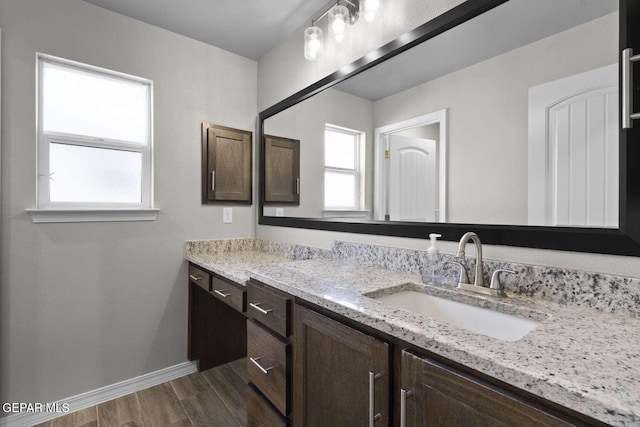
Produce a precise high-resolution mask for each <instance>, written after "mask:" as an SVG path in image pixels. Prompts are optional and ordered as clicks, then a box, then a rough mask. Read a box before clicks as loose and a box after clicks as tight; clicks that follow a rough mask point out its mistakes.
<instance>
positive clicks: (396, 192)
mask: <svg viewBox="0 0 640 427" xmlns="http://www.w3.org/2000/svg"><path fill="white" fill-rule="evenodd" d="M430 126H435V127H437V126H438V125H430ZM389 152H390V156H391V159H390V162H389V175H388V176H389V190H390V191H389V202H390V203H389V211H388V212H389V217H390V218H389V219H390V220H391V221H426V222H435V221H436V219H437V215H436V213H437V212H436V197H437V195H436V141H435V140H434V139H426V138H418V137H414V136H402V135H399V134H393V135H390V136H389Z"/></svg>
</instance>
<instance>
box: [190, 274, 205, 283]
mask: <svg viewBox="0 0 640 427" xmlns="http://www.w3.org/2000/svg"><path fill="white" fill-rule="evenodd" d="M189 278H190V279H191V280H193V281H196V282H197V281H198V280H200V279H202V277H200V276H194V275H193V274H190V275H189Z"/></svg>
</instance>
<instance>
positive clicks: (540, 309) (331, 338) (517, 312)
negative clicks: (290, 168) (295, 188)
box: [186, 241, 640, 426]
mask: <svg viewBox="0 0 640 427" xmlns="http://www.w3.org/2000/svg"><path fill="white" fill-rule="evenodd" d="M268 244H269V243H268V242H264V241H263V242H262V245H263V246H264V245H268ZM279 245H281V246H286V245H284V244H279ZM293 252H295V251H291V250H290V251H288V253H287V254H285V253H284V252H281V253H280V254H277V253H273V252H272V253H264V252H262V251H260V250H255V249H254V250H249V251H236V252H228V253H219V252H218V254H217V255H216V254H208V255H207V254H204V253H201V254H193V253H190V252H189V251H187V253H186V259H187V260H189V261H191V262H192V263H193V264H195V265H196V266H198V267H199V268H203V269H207V271H209V272H211V273H213V272H217V273H216V274H220V273H224V272H225V268H229V270H227V274H226V276H228V277H235V278H236V279H241V280H244V282H243V287H244V289H246V293H247V299H246V303H247V304H246V307H247V309H246V312H245V314H244V316H246V318H245V319H243V320H244V321H245V322H246V331H247V341H246V343H247V354H246V355H247V371H248V377H249V382H250V390H248V395H247V405H248V420H249V424H248V425H260V424H262V423H264V422H265V420H270V421H269V422H270V424H269V423H268V424H267V425H317V423H320V424H322V422H325V423H326V422H327V419H330V420H331V423H332V424H331V425H360V424H369V422H370V420H373V423H374V424H373V425H378V426H380V425H393V426H405V425H406V426H413V425H446V426H449V425H500V423H502V424H504V425H634V424H637V423H638V422H640V406H638V399H637V396H639V395H640V381H638V379H637V378H636V376H635V375H634V372H636V371H638V370H640V344H639V343H637V342H636V341H637V340H635V339H634V338H633V337H635V336H637V335H638V333H640V320H639V318H638V317H639V316H638V307H635V306H627V308H625V306H623V305H619V304H618V303H617V301H619V300H621V299H623V298H624V296H625V295H628V294H627V292H629V291H631V292H633V289H635V288H637V286H638V284H639V283H636V282H637V281H629V279H624V280H623V279H621V278H617V279H616V278H611V277H604V276H602V275H591V276H589V275H588V274H583V275H580V273H578V272H569V271H567V272H564V273H563V274H555V275H551V274H548V273H547V274H546V276H548V277H561V279H560V280H557V282H558V283H557V284H556V286H558V289H559V288H560V287H562V286H565V287H566V286H568V287H570V288H571V291H572V293H573V294H575V295H578V297H579V298H582V299H581V300H580V301H581V302H577V301H571V300H569V299H567V298H566V297H564V296H562V298H561V293H560V292H557V291H556V288H554V285H553V283H551V282H546V283H545V282H540V281H538V279H537V274H538V273H537V272H536V270H535V269H533V268H532V267H530V269H529V271H530V273H531V276H532V277H533V278H534V280H531V281H529V280H528V279H527V278H526V277H522V278H521V280H520V285H521V288H522V289H523V290H521V291H520V292H518V291H514V290H515V289H516V288H515V287H513V286H514V285H512V284H508V285H507V289H506V291H507V294H508V297H507V298H503V299H497V298H495V297H488V296H482V295H476V294H472V293H469V292H465V291H460V290H457V289H454V288H452V287H450V286H438V287H434V286H429V285H424V284H421V279H420V275H419V274H417V273H416V271H417V269H419V267H421V266H420V265H413V266H409V265H402V264H401V263H398V264H395V265H383V264H382V263H373V264H371V260H372V259H374V260H375V259H376V257H378V259H379V260H382V259H384V260H388V262H391V263H393V262H394V260H401V259H411V257H409V256H408V255H407V254H408V252H413V255H412V256H413V257H414V259H416V260H419V259H420V256H421V255H425V256H426V254H424V253H420V252H419V251H407V250H404V252H403V250H398V249H394V248H384V247H378V246H367V245H358V244H350V243H346V242H336V243H334V246H333V250H332V251H331V256H329V254H328V253H327V252H328V251H323V250H317V249H313V248H308V249H306V250H298V252H297V254H295V255H293ZM347 254H352V255H353V254H359V256H361V257H360V260H359V261H358V260H356V259H354V258H349V256H348V255H347ZM356 258H357V257H356ZM216 259H219V260H220V261H219V263H217V262H216ZM252 259H255V260H256V263H255V264H253V263H252ZM266 259H270V260H271V262H265V260H266ZM367 259H368V260H369V265H378V266H377V267H375V266H366V265H362V264H363V263H365V264H366V263H367V262H366V261H363V260H367ZM232 260H235V261H232ZM261 261H262V262H261ZM225 265H226V266H228V267H225ZM485 265H488V266H491V268H493V265H494V264H492V261H490V260H488V261H487V262H486V263H485ZM382 267H385V268H382ZM510 267H511V268H514V269H515V270H518V271H523V268H524V266H522V265H515V264H513V265H511V266H510ZM242 268H244V269H245V270H242V273H243V274H242V276H243V277H242V278H240V277H238V275H239V272H240V271H241V270H239V269H242ZM234 269H235V272H234V271H233V270H234ZM453 274H455V272H453ZM572 276H573V277H579V278H580V279H579V281H578V280H577V281H576V282H575V283H568V282H564V285H563V283H562V280H564V277H572ZM597 283H600V284H601V285H602V286H608V287H610V288H611V289H615V288H617V290H616V291H614V292H612V294H611V295H608V296H607V295H604V294H600V293H599V292H598V290H597V286H598V285H597ZM594 289H595V291H594ZM406 291H413V292H420V293H422V294H425V295H429V296H433V297H437V298H442V299H445V300H448V301H453V302H457V303H460V304H463V305H465V306H470V307H473V308H476V309H477V308H484V309H487V310H488V311H489V312H491V313H499V314H501V315H506V316H514V317H516V318H520V319H523V320H527V321H531V322H533V323H535V324H536V326H535V327H534V328H533V329H532V330H530V331H529V332H526V333H524V336H523V337H521V338H517V339H512V338H495V337H492V336H489V335H488V334H485V333H479V332H475V331H473V330H470V329H468V328H467V327H460V326H455V325H454V324H452V323H451V322H450V321H447V320H443V319H435V318H432V317H430V316H429V315H428V314H424V313H417V312H415V311H412V309H408V308H398V307H396V306H394V305H392V304H391V303H389V302H388V301H387V300H386V297H388V296H393V295H397V294H401V293H402V292H406ZM541 292H547V295H546V297H538V298H531V297H526V296H523V295H522V294H524V293H528V294H530V295H538V296H540V295H542V294H541ZM590 292H595V293H596V294H599V296H597V297H596V298H595V299H594V297H593V295H592V294H590ZM554 298H555V300H554ZM589 301H591V302H590V303H589ZM589 304H592V305H593V307H585V306H587V305H589ZM580 305H583V306H582V307H580ZM616 306H617V307H616ZM595 307H599V308H600V309H597V308H595ZM607 307H609V309H610V310H611V311H612V312H611V313H606V312H603V311H606V310H607ZM634 310H635V311H634ZM634 313H635V314H634ZM331 417H333V418H331ZM451 417H453V418H451ZM469 420H471V421H472V423H471V424H469ZM324 425H326V424H324Z"/></svg>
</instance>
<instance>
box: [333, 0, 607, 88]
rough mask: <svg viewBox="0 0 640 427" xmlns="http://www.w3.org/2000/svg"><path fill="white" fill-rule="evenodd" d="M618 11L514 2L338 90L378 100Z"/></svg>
mask: <svg viewBox="0 0 640 427" xmlns="http://www.w3.org/2000/svg"><path fill="white" fill-rule="evenodd" d="M617 10H618V0H562V1H558V0H535V1H533V0H511V1H509V2H507V3H504V4H502V5H500V6H498V7H496V8H495V9H492V10H490V11H489V12H487V13H484V14H482V15H480V16H478V17H477V18H474V19H472V20H470V21H468V22H466V23H464V24H462V25H459V26H457V27H455V28H453V29H451V30H449V31H447V32H445V33H443V34H440V35H439V36H437V37H434V38H432V39H430V40H427V41H426V42H424V43H421V44H420V45H418V46H416V47H414V48H413V49H409V50H408V51H406V52H404V53H402V54H400V55H398V56H396V57H394V58H392V59H391V60H389V61H386V62H383V63H381V64H379V65H377V66H376V67H373V68H371V69H369V70H367V71H366V72H364V73H361V74H358V75H356V76H354V77H352V78H350V79H348V80H345V81H344V82H342V83H340V84H339V85H337V86H336V89H338V90H341V91H344V92H348V93H351V94H352V95H356V96H359V97H361V98H365V99H369V100H371V101H377V100H379V99H382V98H385V97H387V96H390V95H392V94H394V93H397V92H400V91H402V90H406V89H409V88H411V87H414V86H417V85H419V84H422V83H424V82H426V81H429V80H433V79H436V78H438V77H440V76H444V75H446V74H449V73H452V72H454V71H456V70H460V69H462V68H464V67H468V66H470V65H473V64H476V63H478V62H480V61H483V60H486V59H489V58H492V57H494V56H497V55H501V54H503V53H506V52H509V51H511V50H513V49H517V48H518V47H521V46H524V45H526V44H529V43H532V42H534V41H536V40H540V39H542V38H544V37H549V36H551V35H553V34H556V33H558V32H560V31H565V30H567V29H570V28H573V27H575V26H577V25H580V24H583V23H585V22H588V21H591V20H593V19H595V18H598V17H600V16H603V15H606V14H609V13H612V12H615V11H617ZM534 65H535V64H532V66H534Z"/></svg>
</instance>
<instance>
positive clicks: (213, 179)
mask: <svg viewBox="0 0 640 427" xmlns="http://www.w3.org/2000/svg"><path fill="white" fill-rule="evenodd" d="M211 191H216V171H211Z"/></svg>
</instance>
